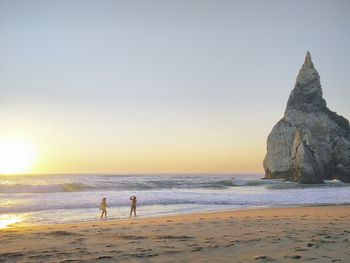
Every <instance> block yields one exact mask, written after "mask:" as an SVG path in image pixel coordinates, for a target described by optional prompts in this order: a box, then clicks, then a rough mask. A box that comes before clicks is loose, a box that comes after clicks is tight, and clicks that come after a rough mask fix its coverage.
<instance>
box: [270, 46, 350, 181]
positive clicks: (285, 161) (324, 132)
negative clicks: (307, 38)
mask: <svg viewBox="0 0 350 263" xmlns="http://www.w3.org/2000/svg"><path fill="white" fill-rule="evenodd" d="M264 169H265V178H266V179H272V178H283V179H287V180H290V181H296V182H299V183H305V184H313V183H323V180H324V179H339V180H341V181H343V182H350V126H349V121H348V120H347V119H345V118H344V117H342V116H339V115H337V114H336V113H335V112H333V111H331V110H329V109H328V107H327V103H326V101H325V100H324V99H323V94H322V89H321V84H320V76H319V75H318V72H317V70H316V69H315V67H314V64H313V63H312V61H311V55H310V53H309V52H307V54H306V58H305V62H304V64H303V66H302V68H301V69H300V71H299V74H298V76H297V79H296V83H295V86H294V89H293V90H292V92H291V94H290V96H289V99H288V103H287V108H286V110H285V113H284V117H283V118H282V119H281V120H280V121H279V122H278V123H277V124H276V125H275V126H274V127H273V129H272V131H271V133H270V134H269V136H268V138H267V154H266V157H265V159H264Z"/></svg>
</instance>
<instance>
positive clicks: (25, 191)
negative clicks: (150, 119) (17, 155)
mask: <svg viewBox="0 0 350 263" xmlns="http://www.w3.org/2000/svg"><path fill="white" fill-rule="evenodd" d="M262 177H263V175H262V174H225V175H223V174H204V175H201V174H196V175H194V174H193V175H187V174H186V175H181V174H171V175H169V174H163V175H110V174H97V175H84V174H80V175H78V174H74V175H68V174H65V175H11V176H0V228H2V227H7V226H11V225H22V226H25V225H46V224H57V223H75V222H83V221H92V220H98V219H99V216H100V211H99V205H100V202H101V199H102V198H103V197H106V198H107V203H108V205H109V206H110V208H109V209H108V218H109V219H125V218H128V216H129V209H130V200H129V198H130V196H131V195H135V196H137V199H138V207H137V214H138V216H139V217H151V216H159V215H170V214H171V215H173V214H188V213H195V212H209V211H221V210H233V209H237V210H238V209H251V208H263V207H290V206H304V205H330V204H350V184H345V183H342V182H339V181H337V180H333V181H326V182H325V184H324V185H299V184H296V183H292V182H284V181H282V180H263V179H261V178H262Z"/></svg>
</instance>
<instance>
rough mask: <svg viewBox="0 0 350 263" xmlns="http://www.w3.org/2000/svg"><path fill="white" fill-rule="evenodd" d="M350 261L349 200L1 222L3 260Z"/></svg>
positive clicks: (1, 253)
mask: <svg viewBox="0 0 350 263" xmlns="http://www.w3.org/2000/svg"><path fill="white" fill-rule="evenodd" d="M309 261H310V262H350V206H345V205H344V206H320V207H295V208H271V209H256V210H245V211H227V212H215V213H202V214H193V215H181V216H164V217H158V218H137V219H130V220H119V221H117V220H107V221H101V222H89V223H81V224H69V225H52V226H44V227H31V228H30V227H23V228H7V229H2V230H0V262H217V263H219V262H309Z"/></svg>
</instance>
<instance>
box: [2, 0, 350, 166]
mask: <svg viewBox="0 0 350 263" xmlns="http://www.w3.org/2000/svg"><path fill="white" fill-rule="evenodd" d="M0 36H1V41H0V110H1V111H0V127H1V133H0V136H20V137H28V138H30V140H32V141H35V143H37V144H42V145H44V146H40V147H41V148H42V152H43V155H45V156H47V157H46V158H47V160H46V162H49V163H50V165H46V166H45V165H42V167H46V170H47V171H56V170H57V171H61V170H62V171H70V170H72V171H73V170H74V171H78V170H79V168H78V167H75V166H74V165H73V164H70V166H69V165H66V164H63V162H62V163H59V162H58V161H57V159H59V158H60V157H59V156H61V155H62V152H64V149H68V148H67V147H68V146H70V147H72V145H74V143H75V142H76V143H77V144H76V145H77V148H79V149H81V151H82V152H80V151H79V150H78V149H77V150H76V153H75V154H74V155H72V156H70V157H69V158H70V160H72V162H73V160H76V163H80V162H79V161H78V160H89V161H88V162H91V161H93V160H97V159H96V158H97V157H96V156H104V154H105V155H107V154H109V155H114V156H115V159H113V158H111V161H110V163H106V164H104V165H105V166H108V167H112V166H113V165H112V163H113V162H117V161H116V159H118V158H119V157H118V156H129V155H130V160H129V161H127V160H125V161H124V163H122V164H120V165H119V166H118V165H115V166H113V167H112V168H110V169H109V168H108V169H107V168H106V169H105V168H104V167H101V166H100V167H101V168H100V169H101V171H104V170H108V171H116V172H118V171H119V170H120V171H128V167H129V168H130V169H129V170H130V171H134V170H135V169H134V168H135V167H132V165H134V164H135V163H137V162H136V161H135V162H134V164H132V163H133V161H132V159H133V157H132V156H133V154H132V152H133V153H135V154H136V153H139V154H140V156H141V153H140V152H142V154H147V153H148V151H152V149H149V148H147V147H153V145H155V149H158V148H159V149H158V150H157V151H158V154H159V155H161V156H163V157H164V158H169V159H170V158H174V156H177V155H179V152H181V151H183V152H186V151H187V152H189V151H190V150H191V149H193V148H197V149H198V151H199V152H201V153H202V154H204V153H203V151H207V152H208V154H209V153H210V152H211V151H212V149H213V148H215V149H216V150H215V152H220V149H221V147H222V149H223V150H222V152H221V153H222V156H223V158H226V159H225V161H226V162H225V163H222V164H221V165H222V166H223V167H226V168H225V169H221V170H223V171H260V168H258V167H261V162H262V159H263V157H264V156H263V155H264V153H265V143H266V136H267V135H268V133H269V132H270V130H271V129H272V126H273V125H274V124H275V123H276V122H277V121H278V120H279V119H280V118H281V117H282V116H283V112H284V109H285V105H286V102H287V99H288V96H289V93H290V91H291V90H292V88H293V86H294V81H295V78H296V75H297V73H298V70H299V68H300V67H301V64H302V63H303V59H304V56H305V53H306V50H310V51H311V55H312V58H313V61H314V64H315V66H316V68H317V69H318V71H319V73H320V75H321V83H322V88H323V92H324V97H325V99H326V100H327V102H328V106H329V107H330V108H331V109H332V110H334V111H336V112H338V113H339V114H341V115H343V116H345V117H346V118H348V119H350V106H349V98H350V89H349V82H350V81H349V77H348V76H349V75H350V52H349V47H350V2H349V1H217V0H216V1H191V0H186V1H97V0H96V1H86V0H82V1H78V0H74V1H62V0H61V1H16V0H11V1H10V0H8V1H4V0H0ZM149 140H150V141H151V142H152V143H151V142H150V143H149V144H147V145H145V146H144V147H143V148H142V147H141V146H140V144H141V145H142V143H143V142H145V141H149ZM39 141H41V142H39ZM53 141H57V144H54V143H53V144H52V145H50V147H49V146H47V145H48V144H51V143H52V142H53ZM194 141H195V142H194ZM58 142H59V143H58ZM65 143H66V144H67V147H66V148H65V146H64V144H65ZM134 143H138V145H139V146H135V145H133V144H134ZM88 144H91V145H93V146H91V147H90V148H89V147H88V148H87V149H84V147H81V145H88ZM173 144H178V145H179V146H178V147H179V149H176V150H175V149H173V148H171V147H170V146H169V145H173ZM245 144H246V145H247V147H250V148H249V149H250V150H249V151H248V152H247V153H245V154H243V156H249V154H251V155H252V156H253V155H254V156H256V157H255V158H252V160H251V162H252V167H254V169H253V168H251V169H250V168H248V166H247V168H244V167H246V166H244V167H243V168H242V167H241V166H240V163H241V162H242V161H241V160H240V159H239V160H238V159H237V158H236V157H235V156H234V154H233V152H234V151H238V152H239V151H242V150H241V147H244V145H245ZM78 145H79V146H78ZM157 145H158V146H157ZM45 147H47V148H49V149H50V150H47V149H46V150H45V149H44V148H45ZM145 147H146V148H147V149H148V150H145ZM227 147H232V148H233V149H232V150H228V149H227ZM254 147H255V148H254ZM112 148H113V149H112ZM126 149H127V150H126ZM130 149H134V151H133V150H130ZM126 151H131V153H130V152H129V153H128V154H129V155H128V154H127V153H126ZM86 152H89V154H87V153H86ZM50 154H51V155H50ZM193 154H195V152H193ZM230 155H232V161H230ZM101 158H102V157H101ZM137 158H139V157H137ZM137 158H136V157H135V160H136V159H137ZM208 158H209V157H208ZM235 158H236V159H235ZM152 160H153V159H152ZM152 160H150V161H149V162H148V163H147V165H148V166H147V165H144V166H142V164H140V165H139V168H138V169H136V170H139V171H143V170H145V171H152V169H151V168H150V167H153V166H152V164H153V165H154V167H155V166H157V161H156V158H154V160H153V161H152ZM54 162H57V164H55V163H54ZM96 162H97V161H96ZM152 162H154V163H152ZM180 163H181V162H180ZM96 165H97V164H96ZM198 165H200V160H198V163H197V164H193V165H192V166H191V165H189V166H188V168H184V169H182V170H183V171H187V170H189V171H196V169H197V168H198V169H197V170H198V171H202V169H200V167H197V166H198ZM136 166H137V165H136ZM146 166H147V167H146ZM67 167H69V168H67ZM119 167H120V169H119ZM179 167H181V165H180V164H179ZM184 167H185V166H184ZM186 167H187V166H186ZM212 167H213V169H210V168H208V169H207V170H208V171H216V170H220V169H219V168H215V167H219V164H217V165H214V164H213V166H212ZM240 167H241V168H240ZM38 170H40V171H46V170H45V169H44V168H42V169H39V168H38ZM81 170H82V171H85V170H87V171H95V170H96V171H97V170H98V169H97V168H96V169H95V170H94V168H91V169H85V170H84V169H83V168H81ZM154 170H157V169H156V168H155V169H154ZM158 170H162V171H163V170H164V171H167V169H166V168H163V169H158ZM168 170H169V171H173V170H176V169H172V168H171V164H169V169H168ZM177 170H179V171H182V170H181V169H180V168H179V169H177ZM261 171H262V169H261Z"/></svg>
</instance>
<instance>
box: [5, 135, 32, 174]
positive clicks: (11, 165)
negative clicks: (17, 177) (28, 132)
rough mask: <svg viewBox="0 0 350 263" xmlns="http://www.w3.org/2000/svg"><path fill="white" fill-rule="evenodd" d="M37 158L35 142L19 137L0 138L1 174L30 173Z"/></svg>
mask: <svg viewBox="0 0 350 263" xmlns="http://www.w3.org/2000/svg"><path fill="white" fill-rule="evenodd" d="M36 159H37V151H36V148H35V147H34V145H33V144H31V143H29V142H26V141H22V140H17V139H3V140H1V139H0V174H19V173H30V172H31V169H32V168H33V166H34V164H35V162H36Z"/></svg>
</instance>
